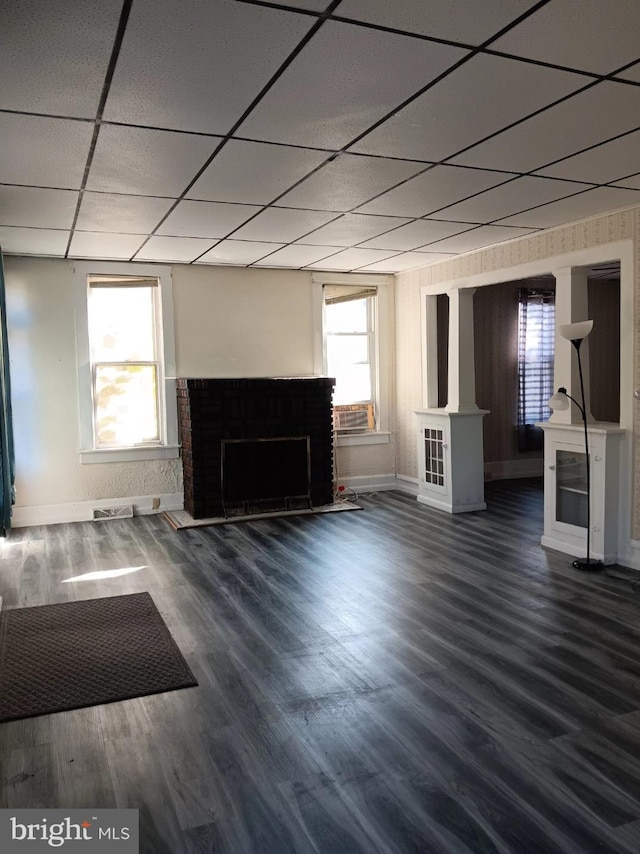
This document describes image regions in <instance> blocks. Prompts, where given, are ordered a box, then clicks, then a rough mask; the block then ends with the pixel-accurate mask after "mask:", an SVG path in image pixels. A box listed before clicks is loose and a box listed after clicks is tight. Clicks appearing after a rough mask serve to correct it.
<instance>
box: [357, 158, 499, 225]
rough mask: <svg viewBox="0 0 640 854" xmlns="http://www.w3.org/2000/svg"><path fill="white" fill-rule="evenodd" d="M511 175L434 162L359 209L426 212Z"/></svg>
mask: <svg viewBox="0 0 640 854" xmlns="http://www.w3.org/2000/svg"><path fill="white" fill-rule="evenodd" d="M510 177H511V175H510V174H508V173H503V172H488V171H486V170H482V169H460V168H458V167H455V166H435V167H434V168H433V169H429V170H428V171H427V172H424V173H423V174H422V175H418V176H417V177H416V178H411V179H410V180H409V181H407V182H406V183H404V184H403V185H402V186H401V187H398V188H397V189H395V190H390V191H389V192H388V193H384V194H383V195H382V196H379V197H378V198H377V199H374V201H372V202H369V203H368V204H366V205H363V206H362V207H361V208H359V209H358V212H359V213H377V214H387V215H396V214H397V215H398V216H407V217H416V216H424V215H426V214H429V213H431V212H432V211H435V210H438V208H441V207H444V205H449V204H453V203H454V202H457V201H459V200H460V199H464V198H466V197H467V196H471V195H473V194H474V193H479V192H481V191H482V190H486V189H488V188H489V187H493V186H495V185H496V184H501V183H502V182H503V181H508V180H509V178H510Z"/></svg>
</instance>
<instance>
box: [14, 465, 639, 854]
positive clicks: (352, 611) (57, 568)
mask: <svg viewBox="0 0 640 854" xmlns="http://www.w3.org/2000/svg"><path fill="white" fill-rule="evenodd" d="M487 498H488V502H489V506H490V509H489V510H488V511H487V512H485V513H473V514H467V515H463V516H453V517H452V516H448V515H446V514H443V513H439V512H436V511H433V510H430V509H429V508H426V507H423V506H421V505H419V504H417V502H416V501H415V499H413V498H411V497H410V496H407V495H402V494H399V493H381V494H378V495H374V496H364V497H363V498H362V501H361V503H362V504H363V505H364V508H365V509H364V511H362V512H357V513H337V514H333V515H325V516H316V517H305V518H287V519H280V520H271V521H255V522H249V523H243V524H235V525H227V526H223V527H217V528H200V529H192V530H188V531H179V532H174V531H172V530H171V529H170V528H169V526H168V524H167V523H166V521H165V520H164V519H163V518H161V517H159V516H153V517H151V516H148V517H142V518H136V519H132V520H121V521H111V522H103V523H93V522H87V523H79V524H70V525H57V526H51V527H48V528H31V529H22V530H18V531H15V532H14V533H13V534H12V535H11V537H10V539H9V540H8V541H6V542H5V543H4V545H2V546H0V554H1V559H0V594H2V595H4V607H16V606H28V605H40V604H45V603H49V602H59V601H65V600H68V599H73V598H77V599H86V598H91V597H95V596H110V595H116V594H120V593H126V592H136V591H142V590H149V591H150V592H151V594H152V596H153V598H154V600H155V601H156V604H157V605H158V607H159V609H160V611H161V613H162V614H163V616H164V618H165V619H166V621H167V623H168V625H169V626H170V628H171V630H172V632H173V634H174V637H175V639H176V641H177V642H178V644H179V646H180V647H181V649H182V651H183V653H184V654H185V656H186V658H187V659H188V661H189V663H190V665H191V666H192V668H193V670H194V672H195V674H196V676H197V678H198V679H199V682H200V686H199V687H198V688H192V689H187V690H183V691H175V692H170V693H166V694H160V695H156V696H153V697H144V698H138V699H134V700H128V701H125V702H120V703H113V704H110V705H106V706H99V707H94V708H89V709H81V710H78V711H73V712H65V713H62V714H56V715H50V716H46V717H41V718H36V719H31V720H26V721H16V722H11V723H7V724H3V725H0V763H1V765H0V769H1V781H0V806H1V807H58V806H59V807H115V806H119V807H137V808H139V809H140V817H141V832H142V847H141V850H142V851H144V852H154V854H155V852H187V854H191V852H194V854H195V852H209V851H210V852H233V854H236V852H260V854H263V852H274V854H285V852H321V854H328V852H337V854H347V852H370V851H382V852H398V854H405V852H423V853H424V852H452V854H463V852H527V854H531V852H545V854H551V852H553V854H558V852H570V854H577V852H638V851H639V850H640V657H639V655H638V651H639V649H640V598H639V597H638V595H637V594H634V593H633V592H632V591H631V589H630V586H629V585H626V584H622V583H620V582H616V581H614V580H612V579H609V578H607V577H604V576H599V575H598V576H592V575H585V574H579V573H578V572H577V571H576V570H574V569H573V568H572V567H571V560H570V558H568V557H567V556H565V555H559V554H557V553H554V552H545V551H544V550H542V549H541V548H540V547H539V545H538V542H539V538H540V533H541V527H542V495H541V488H540V484H539V483H537V482H536V481H522V482H520V483H517V482H512V483H505V482H502V483H496V484H491V485H490V486H489V488H488V490H487ZM127 567H130V568H137V569H136V571H132V572H130V573H128V574H124V575H119V576H115V577H109V578H104V579H101V580H90V579H84V580H83V579H82V578H81V576H82V575H83V574H85V573H91V572H96V571H103V570H113V569H121V568H127ZM78 576H80V578H78V579H77V580H75V581H71V582H68V583H63V582H65V580H66V579H69V578H72V577H78Z"/></svg>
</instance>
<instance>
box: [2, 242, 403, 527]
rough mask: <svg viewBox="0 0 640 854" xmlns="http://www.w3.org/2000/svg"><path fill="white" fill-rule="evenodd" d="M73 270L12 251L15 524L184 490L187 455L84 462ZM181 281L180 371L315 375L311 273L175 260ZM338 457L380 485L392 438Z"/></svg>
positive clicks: (350, 472) (8, 265) (8, 264)
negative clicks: (183, 463) (182, 461)
mask: <svg viewBox="0 0 640 854" xmlns="http://www.w3.org/2000/svg"><path fill="white" fill-rule="evenodd" d="M72 267H73V262H72V261H64V260H62V259H43V258H26V257H15V256H7V257H5V274H6V288H7V314H8V325H9V347H10V363H11V377H12V383H13V388H12V395H13V413H14V431H15V443H16V507H15V508H14V522H15V524H17V525H19V524H42V523H45V522H49V521H72V520H73V519H82V518H88V507H89V506H90V505H91V504H93V503H95V502H99V501H107V502H109V501H110V500H111V499H120V498H122V499H124V498H138V497H141V498H144V497H149V500H148V501H147V502H146V505H145V506H147V507H150V505H151V501H150V498H151V497H158V496H163V502H164V501H165V500H166V501H171V500H175V499H176V496H177V495H178V496H179V493H180V492H181V490H182V468H181V464H180V460H158V461H146V462H126V463H100V464H93V465H87V464H85V465H82V464H81V463H80V454H79V448H80V435H79V417H78V396H77V363H76V344H75V319H74V303H73V278H72ZM172 276H173V298H174V318H175V335H176V363H177V375H178V376H182V377H187V376H192V377H194V376H195V377H198V376H200V377H216V376H218V377H223V376H227V377H240V376H305V375H309V374H313V373H314V353H313V347H314V324H315V323H316V322H317V321H318V318H316V317H315V316H314V310H313V302H312V290H313V289H312V283H311V275H310V274H309V273H304V272H295V271H285V270H282V271H279V270H247V269H240V268H224V267H209V266H204V265H202V266H199V267H195V266H194V267H188V266H185V265H174V266H173V267H172ZM391 322H392V321H391ZM387 367H388V369H389V370H390V367H389V366H387ZM336 456H337V467H338V471H339V473H340V475H341V476H342V477H345V476H346V477H349V478H353V477H356V478H357V477H359V476H362V477H369V478H370V479H371V482H372V483H375V482H376V478H375V475H377V474H387V473H388V472H391V471H392V470H393V457H394V450H393V441H391V442H389V443H387V444H384V445H372V446H370V447H357V448H349V447H345V448H339V449H338V450H337V454H336ZM165 497H166V498H165ZM83 502H86V504H83ZM139 503H140V505H141V506H142V502H139Z"/></svg>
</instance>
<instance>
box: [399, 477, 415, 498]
mask: <svg viewBox="0 0 640 854" xmlns="http://www.w3.org/2000/svg"><path fill="white" fill-rule="evenodd" d="M396 489H398V490H399V491H400V492H406V493H408V494H409V495H417V494H418V478H417V477H409V476H408V475H406V474H397V475H396Z"/></svg>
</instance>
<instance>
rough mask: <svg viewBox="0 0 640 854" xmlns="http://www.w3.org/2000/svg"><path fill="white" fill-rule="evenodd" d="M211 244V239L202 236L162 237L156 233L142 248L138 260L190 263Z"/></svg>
mask: <svg viewBox="0 0 640 854" xmlns="http://www.w3.org/2000/svg"><path fill="white" fill-rule="evenodd" d="M210 246H211V240H210V239H204V238H200V237H160V236H156V235H154V236H152V237H150V238H149V240H148V241H147V242H146V243H145V244H144V246H143V247H142V248H141V249H140V252H139V253H138V255H137V256H136V261H176V262H178V263H179V262H186V263H188V262H189V261H193V260H195V259H196V258H197V257H198V256H199V255H202V253H203V252H206V251H207V249H209V248H210Z"/></svg>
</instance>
